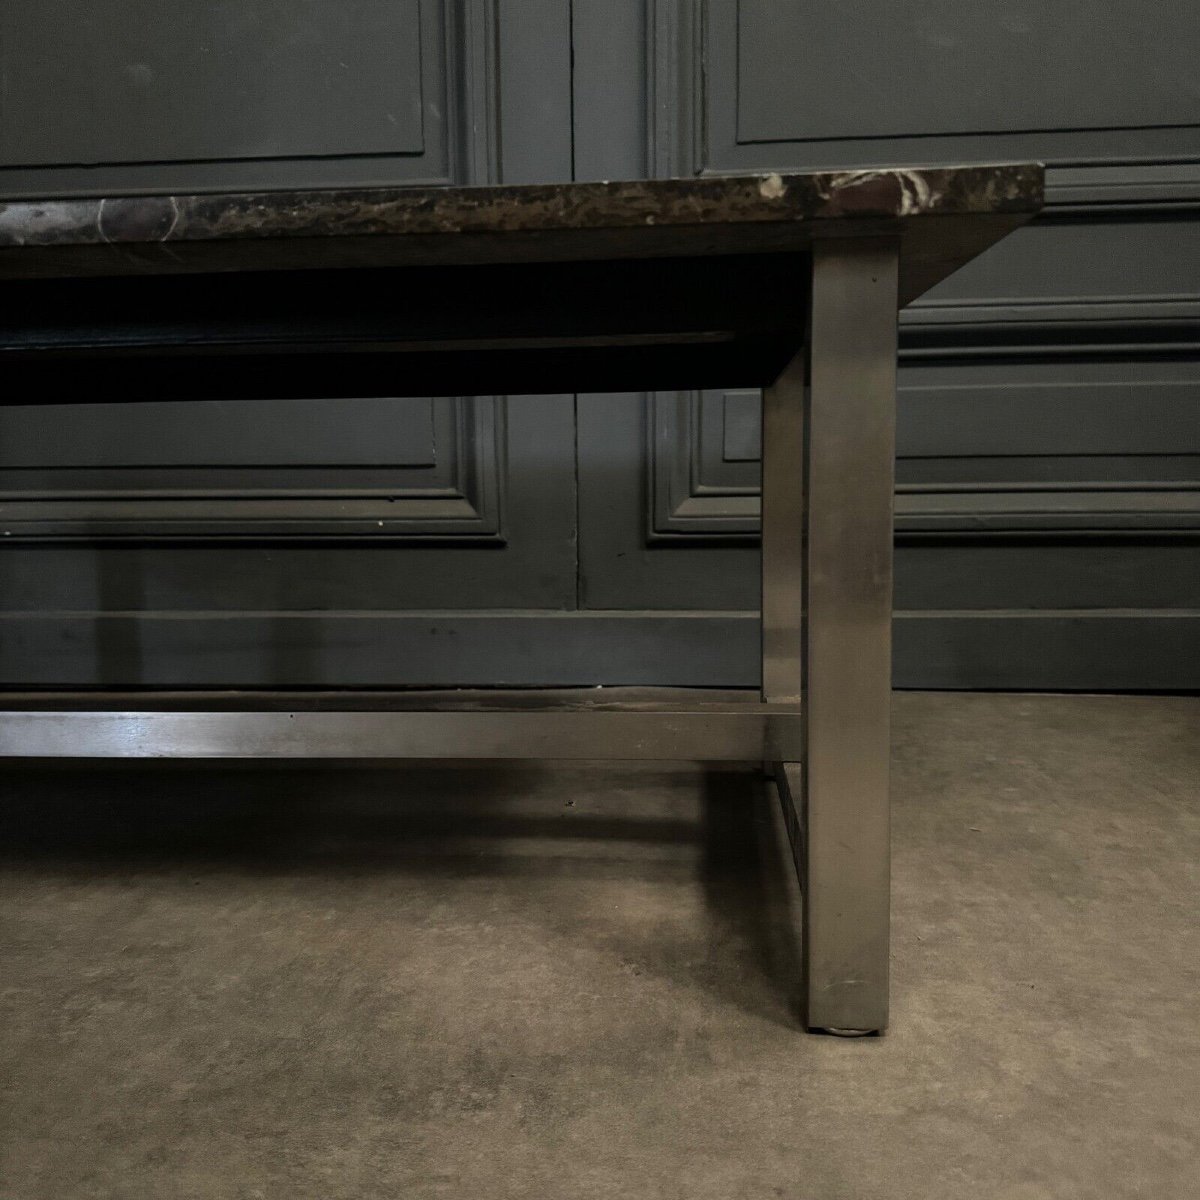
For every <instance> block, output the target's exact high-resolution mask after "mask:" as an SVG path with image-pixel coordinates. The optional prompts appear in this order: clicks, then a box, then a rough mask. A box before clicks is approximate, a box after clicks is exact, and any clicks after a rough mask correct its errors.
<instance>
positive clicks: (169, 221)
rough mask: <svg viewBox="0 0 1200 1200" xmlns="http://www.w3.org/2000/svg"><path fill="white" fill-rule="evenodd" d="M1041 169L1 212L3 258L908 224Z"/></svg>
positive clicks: (1032, 196) (23, 204) (1022, 190)
mask: <svg viewBox="0 0 1200 1200" xmlns="http://www.w3.org/2000/svg"><path fill="white" fill-rule="evenodd" d="M1042 174H1043V172H1042V168H1041V166H1040V165H1039V164H1036V163H1017V164H1000V165H984V166H965V167H931V168H890V169H877V170H854V171H837V172H813V173H806V174H781V173H778V172H771V173H766V174H756V175H739V176H714V177H705V178H697V179H666V180H631V181H620V182H605V183H569V184H533V185H521V186H498V187H467V188H464V187H420V188H358V189H330V190H317V191H276V192H260V193H237V194H215V195H146V196H113V197H104V198H91V199H63V200H55V199H39V200H13V201H9V202H6V203H0V250H5V249H16V248H19V247H26V248H28V247H69V246H86V245H102V244H110V245H115V246H124V247H129V248H131V249H132V248H136V247H137V246H138V245H150V244H155V243H158V244H170V243H184V242H208V241H223V240H235V239H258V240H262V239H274V238H327V237H375V236H379V237H399V236H404V235H433V234H454V233H475V234H503V233H532V232H547V231H560V230H569V229H580V230H582V229H593V230H598V229H623V228H629V229H633V228H637V227H642V228H645V227H646V226H655V227H659V228H661V227H663V226H668V227H669V226H676V227H684V226H696V225H736V224H752V223H771V224H780V223H788V222H817V221H821V222H824V221H831V220H843V219H844V220H874V221H879V220H896V221H901V220H903V221H907V220H911V219H920V218H923V217H927V216H943V215H968V214H995V213H1031V212H1034V211H1036V210H1037V209H1038V208H1040V207H1041V200H1042Z"/></svg>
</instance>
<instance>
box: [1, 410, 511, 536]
mask: <svg viewBox="0 0 1200 1200" xmlns="http://www.w3.org/2000/svg"><path fill="white" fill-rule="evenodd" d="M448 400H449V404H448V406H447V408H448V411H447V410H443V412H442V413H441V414H439V415H442V416H443V420H442V421H441V422H440V424H441V429H440V430H439V431H438V432H440V433H441V434H442V435H443V436H442V438H441V446H440V452H439V453H438V455H437V457H438V458H439V459H440V463H437V464H435V465H434V467H433V468H432V469H408V470H404V469H400V468H397V471H396V485H395V486H394V487H389V488H380V487H370V488H368V487H355V486H353V484H349V485H343V486H340V487H339V486H336V485H334V486H329V487H325V486H320V487H314V488H312V489H300V488H294V487H293V488H281V489H272V488H269V487H255V486H253V484H252V483H248V484H247V486H246V487H245V488H227V487H226V488H218V487H214V488H195V487H191V488H174V489H173V488H169V487H167V488H163V487H157V488H153V489H147V488H139V487H137V486H134V485H129V486H124V487H119V488H111V489H92V490H88V489H82V488H79V487H69V486H68V487H64V488H60V489H45V488H39V489H24V490H15V489H11V488H10V489H9V490H7V491H4V492H0V537H2V538H3V539H4V541H5V542H6V543H15V542H25V543H35V544H46V545H53V544H62V543H73V544H78V543H81V542H82V543H104V542H114V541H115V542H120V543H122V544H134V545H141V544H147V545H149V544H158V543H162V542H186V543H188V544H196V545H211V544H222V543H227V542H244V541H271V542H286V543H300V544H305V543H312V542H326V541H336V542H364V541H369V542H373V543H374V542H383V541H386V542H390V543H401V544H403V543H419V544H426V543H429V542H431V541H440V540H447V541H451V542H453V544H455V545H476V544H477V545H485V544H496V545H503V544H504V541H505V539H504V535H503V531H502V467H503V457H504V456H503V447H504V444H505V440H506V405H505V402H504V398H503V397H495V396H472V397H467V396H457V397H450V398H448ZM231 470H233V471H234V472H235V473H237V474H241V475H244V476H245V477H246V478H247V480H253V479H254V478H255V476H256V474H259V475H261V471H259V470H257V469H256V468H254V467H244V468H233V469H231ZM70 471H71V469H70V468H64V469H63V473H64V474H68V473H69V472H70ZM159 474H161V472H159ZM342 474H343V478H345V477H346V476H347V475H350V476H352V475H353V471H352V470H345V469H343V471H342Z"/></svg>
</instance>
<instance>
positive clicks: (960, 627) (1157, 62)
mask: <svg viewBox="0 0 1200 1200" xmlns="http://www.w3.org/2000/svg"><path fill="white" fill-rule="evenodd" d="M641 16H642V24H641V25H640V26H639V27H637V28H636V29H635V28H633V27H629V28H623V27H622V26H621V25H620V24H619V23H614V22H612V21H611V20H608V19H607V17H606V11H605V6H603V5H600V4H598V3H583V2H581V0H577V3H576V6H575V30H576V47H575V71H576V135H575V155H576V162H577V165H578V164H579V163H581V162H583V163H586V165H587V168H588V169H589V170H590V172H591V173H592V174H593V175H594V176H595V177H601V178H602V177H606V176H608V175H614V174H617V173H621V172H627V171H636V170H644V171H646V172H647V173H652V174H658V175H693V174H706V173H722V172H735V171H746V170H784V169H789V168H790V169H817V168H822V167H832V168H839V167H854V166H864V165H871V164H876V165H887V164H891V165H898V164H904V163H954V162H969V161H984V160H989V159H992V160H995V159H1008V160H1012V159H1021V158H1034V159H1042V160H1044V161H1045V162H1046V163H1047V167H1048V174H1047V183H1048V207H1047V211H1046V214H1045V216H1044V217H1042V218H1040V219H1039V220H1038V221H1037V222H1035V223H1034V224H1033V225H1031V226H1029V227H1028V228H1025V229H1022V230H1019V231H1018V232H1017V233H1016V234H1014V235H1013V236H1011V237H1010V238H1008V239H1007V240H1005V241H1004V242H1002V243H1000V244H999V245H997V246H996V247H995V248H993V249H992V250H990V251H988V252H987V253H986V254H985V255H984V256H982V257H981V258H979V259H977V260H976V261H975V262H974V263H972V264H969V265H968V266H967V267H966V268H965V269H964V270H962V271H961V272H959V273H958V274H956V275H955V276H953V277H952V278H951V279H949V280H948V281H946V283H944V284H943V285H941V286H940V287H938V288H937V289H936V290H935V291H934V292H932V293H931V294H930V295H928V296H927V297H925V298H923V299H922V300H920V301H919V302H918V303H916V304H914V305H913V306H912V307H911V308H910V309H908V310H907V311H906V312H905V313H904V314H902V319H901V360H900V373H899V389H900V390H899V430H898V438H899V446H898V452H899V461H898V468H897V494H896V513H897V519H896V541H897V552H896V627H895V646H896V679H897V682H898V683H899V684H900V685H902V686H938V687H941V686H953V687H1016V688H1027V687H1048V688H1122V687H1134V688H1176V687H1178V688H1194V687H1197V686H1200V625H1198V621H1197V612H1198V610H1200V355H1198V351H1200V337H1198V336H1197V335H1198V332H1200V320H1198V318H1200V221H1198V220H1197V216H1198V210H1200V155H1198V154H1197V151H1196V146H1197V134H1198V131H1200V84H1198V83H1197V75H1196V71H1195V66H1194V64H1195V62H1196V58H1197V54H1198V53H1200V8H1197V6H1196V5H1194V4H1193V3H1191V2H1190V0H1165V2H1164V3H1162V4H1158V5H1155V6H1154V20H1153V21H1149V20H1147V19H1146V16H1147V10H1146V8H1145V6H1144V5H1137V4H1123V3H1113V2H1112V0H1082V2H1080V0H1072V2H1070V3H1067V2H1066V0H1028V2H1024V0H1016V2H1014V3H1006V4H1003V5H995V4H987V3H962V2H961V0H946V2H945V3H940V2H935V3H923V4H920V5H910V4H894V3H890V2H889V0H851V2H849V3H839V4H834V5H831V4H817V3H799V2H798V3H788V4H783V3H776V2H773V0H741V2H740V3H736V2H734V0H705V2H699V0H697V2H696V3H691V2H688V0H648V2H647V4H646V5H645V6H644V8H642V9H641ZM622 39H624V42H622ZM639 54H640V56H641V67H642V69H641V80H642V83H641V85H640V94H639V95H638V96H637V97H630V96H626V98H625V101H624V103H625V107H626V109H628V110H629V112H630V114H631V115H630V116H629V119H628V120H627V123H626V132H625V133H624V135H623V140H621V139H618V138H617V137H615V136H614V132H613V131H614V128H615V126H614V123H613V118H612V113H613V112H614V111H617V110H618V109H619V106H618V105H617V104H616V102H615V101H614V98H613V96H612V94H611V91H612V84H611V82H610V81H611V80H612V79H615V78H623V77H622V76H617V75H614V74H613V73H612V71H611V65H612V63H613V62H616V61H628V60H629V59H630V58H631V57H632V58H635V59H636V58H637V56H638V55H639ZM848 64H852V67H853V69H847V67H848ZM589 76H590V77H593V78H594V79H595V80H596V81H598V82H597V83H596V88H597V90H598V89H600V87H601V84H600V82H599V81H603V86H604V88H605V89H606V94H605V96H604V100H603V104H596V105H595V106H594V107H592V106H591V105H590V104H589V102H588V101H587V100H586V99H585V93H584V89H583V86H582V84H581V79H586V78H588V77H589ZM579 421H580V424H579V437H580V447H581V455H580V547H581V597H582V601H583V604H584V605H585V606H587V607H588V608H594V609H603V610H622V611H626V612H629V613H630V614H633V613H637V614H639V619H640V620H642V621H644V622H646V623H653V622H654V621H655V620H656V619H657V620H658V621H660V622H661V625H660V628H661V629H662V630H663V639H662V640H663V641H664V642H665V641H667V640H669V639H670V638H672V637H674V638H679V637H680V635H679V634H678V633H676V632H669V631H673V630H677V629H679V628H680V627H681V625H683V622H681V619H680V618H681V615H682V614H685V613H686V614H687V615H688V616H689V617H690V618H691V621H690V624H687V625H686V629H687V635H686V638H684V639H683V640H680V641H678V645H677V651H678V652H677V653H676V654H674V655H671V654H670V653H669V652H667V651H665V650H664V653H663V658H664V660H665V661H667V662H671V661H674V662H675V663H677V664H679V665H678V666H677V667H676V668H675V670H676V671H680V672H684V673H686V674H687V675H688V676H689V678H693V679H695V678H704V679H707V680H709V681H712V682H721V683H729V684H733V683H739V684H747V685H749V684H753V683H754V682H756V679H757V670H758V668H757V657H756V656H757V632H756V627H755V621H756V613H755V610H756V609H757V606H758V541H757V530H758V512H759V503H758V484H759V463H758V455H759V448H758V438H759V429H758V394H757V393H756V392H748V391H737V390H735V391H729V392H695V393H658V394H653V395H640V396H639V395H626V396H606V397H599V396H588V397H582V398H581V401H580V417H579ZM702 631H703V632H702Z"/></svg>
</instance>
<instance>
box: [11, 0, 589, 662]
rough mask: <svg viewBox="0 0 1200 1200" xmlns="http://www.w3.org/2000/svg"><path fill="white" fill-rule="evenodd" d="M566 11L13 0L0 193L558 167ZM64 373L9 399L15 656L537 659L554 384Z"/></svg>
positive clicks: (209, 186)
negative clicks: (304, 382)
mask: <svg viewBox="0 0 1200 1200" xmlns="http://www.w3.org/2000/svg"><path fill="white" fill-rule="evenodd" d="M569 18H570V12H569V7H568V6H563V5H561V4H557V3H546V2H538V0H520V2H516V3H513V4H506V5H504V6H503V7H500V6H495V5H491V4H484V3H478V2H476V0H469V2H455V0H420V2H419V3H418V0H300V2H297V0H219V2H216V3H213V2H211V0H181V2H179V3H174V4H170V5H164V4H162V3H159V2H158V0H110V2H108V3H106V4H103V5H96V4H93V3H89V2H87V0H45V2H44V3H38V4H28V5H26V4H10V5H5V6H3V9H2V11H0V55H2V56H3V61H2V62H0V69H2V70H3V72H4V78H5V89H4V93H3V96H2V97H0V192H2V193H3V194H4V195H7V196H31V195H87V194H112V193H128V192H137V191H143V190H146V191H161V190H171V189H176V190H180V191H189V192H192V191H206V190H207V191H216V190H255V189H263V188H281V187H324V186H335V185H371V184H408V183H412V184H417V183H420V184H438V183H468V182H470V183H476V182H477V183H486V182H489V181H501V180H503V181H517V182H519V181H525V180H534V179H537V180H554V179H568V178H570V175H571V129H570V42H569V28H570V20H569ZM397 369H398V370H399V369H402V368H399V367H398V368H397ZM35 399H43V398H42V397H30V400H31V401H32V400H35ZM55 399H57V400H60V401H65V402H66V403H64V404H62V405H59V406H56V407H53V408H42V407H36V406H35V405H34V404H32V403H31V404H29V405H21V404H18V405H16V406H14V407H10V408H5V409H3V410H0V528H2V530H3V543H2V545H0V622H2V625H0V631H2V636H0V676H2V677H3V678H4V680H5V681H6V683H7V684H9V685H18V686H20V685H26V684H30V685H50V686H54V685H60V686H67V685H85V686H91V685H99V684H107V685H114V686H131V685H132V686H137V685H156V686H163V685H181V686H229V685H258V686H273V685H314V686H338V685H363V686H379V685H387V684H420V683H472V682H515V683H527V682H542V681H543V676H544V675H545V673H546V672H547V671H548V670H551V669H552V668H555V669H556V668H557V666H558V661H557V659H556V657H555V656H554V655H553V654H551V653H548V652H546V653H542V652H541V647H543V646H548V645H549V644H550V642H551V641H552V638H550V637H548V636H542V635H541V634H539V632H538V631H539V630H540V629H541V622H542V621H543V619H546V620H551V621H552V625H551V632H554V631H558V630H559V629H561V628H562V626H561V622H556V619H557V618H559V617H561V616H562V615H563V614H566V613H569V612H570V611H571V610H572V609H573V608H574V607H575V595H576V563H575V479H574V446H575V431H574V401H573V397H570V396H549V397H528V396H460V397H449V398H439V399H432V398H425V399H421V398H416V399H389V398H386V397H384V398H366V399H362V400H359V401H356V402H347V403H338V404H333V403H331V402H325V401H319V400H313V401H309V400H305V401H279V402H271V403H261V404H256V405H239V404H235V403H229V402H224V401H221V400H219V399H215V400H212V401H204V402H194V403H193V402H188V403H172V402H170V398H169V397H168V396H164V397H163V401H162V402H161V403H157V402H156V403H151V404H146V405H142V406H135V405H123V404H121V403H119V398H113V401H112V402H107V401H106V402H103V403H90V404H86V405H85V404H72V403H70V401H71V397H55ZM89 399H93V400H94V397H89Z"/></svg>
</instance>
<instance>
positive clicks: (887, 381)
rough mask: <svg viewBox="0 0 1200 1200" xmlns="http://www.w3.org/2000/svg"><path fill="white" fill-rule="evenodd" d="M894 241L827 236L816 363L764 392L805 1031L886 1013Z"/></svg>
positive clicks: (774, 627) (766, 516)
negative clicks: (793, 733)
mask: <svg viewBox="0 0 1200 1200" xmlns="http://www.w3.org/2000/svg"><path fill="white" fill-rule="evenodd" d="M897 258H898V251H897V246H896V244H895V243H894V242H892V241H884V240H881V241H879V242H875V243H863V242H855V243H853V244H849V243H839V242H838V241H836V240H832V239H831V240H830V241H827V242H818V243H817V245H816V248H815V251H814V258H813V276H812V305H811V317H810V324H809V330H808V337H807V339H806V340H807V349H806V352H805V354H804V355H797V357H796V359H795V360H794V361H793V363H792V364H791V366H790V367H789V368H788V369H787V370H786V371H785V372H784V373H783V375H782V376H781V377H780V378H779V380H778V381H777V382H776V383H775V384H774V385H773V386H772V387H771V388H768V389H767V390H766V391H765V392H764V395H763V535H762V546H763V566H762V572H763V575H762V584H763V596H762V610H763V684H762V686H763V698H764V700H774V701H783V700H787V701H791V700H795V699H799V700H800V701H801V703H802V705H803V709H804V739H803V741H804V755H803V758H802V760H801V761H800V762H799V763H780V764H777V765H776V767H775V776H776V781H777V785H778V788H779V794H780V799H781V801H782V802H783V804H784V807H785V816H786V818H787V822H788V828H789V830H790V831H791V832H792V834H793V848H794V851H795V857H796V862H797V868H798V870H799V872H800V882H801V887H802V889H803V893H804V931H803V945H804V974H805V979H804V1005H805V1018H804V1019H805V1023H806V1024H807V1026H808V1027H809V1028H812V1029H826V1030H829V1031H831V1032H837V1033H868V1032H874V1031H876V1030H882V1029H883V1028H884V1026H885V1025H886V1024H887V1013H888V923H889V891H890V861H889V860H890V845H889V838H890V834H889V804H888V749H889V712H890V703H891V619H892V494H893V479H894V471H895V467H894V457H895V391H896V383H895V379H896V295H897Z"/></svg>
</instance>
